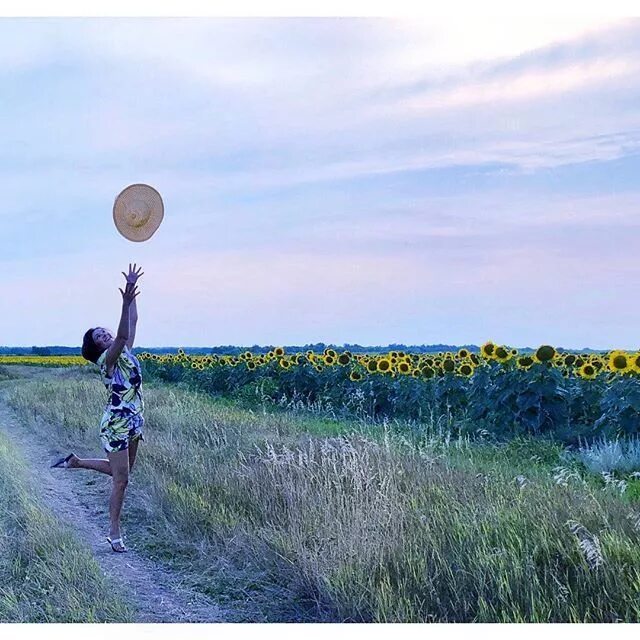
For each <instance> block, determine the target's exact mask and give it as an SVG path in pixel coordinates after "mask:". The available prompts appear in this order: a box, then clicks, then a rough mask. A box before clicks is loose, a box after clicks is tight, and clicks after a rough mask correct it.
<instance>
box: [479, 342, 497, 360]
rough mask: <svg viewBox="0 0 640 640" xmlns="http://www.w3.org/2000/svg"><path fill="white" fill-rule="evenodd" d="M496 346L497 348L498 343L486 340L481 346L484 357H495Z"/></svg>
mask: <svg viewBox="0 0 640 640" xmlns="http://www.w3.org/2000/svg"><path fill="white" fill-rule="evenodd" d="M495 348H496V345H495V344H493V342H485V343H484V344H483V345H482V346H481V347H480V353H481V354H482V356H483V357H485V358H487V359H488V360H490V359H491V358H493V351H494V349H495Z"/></svg>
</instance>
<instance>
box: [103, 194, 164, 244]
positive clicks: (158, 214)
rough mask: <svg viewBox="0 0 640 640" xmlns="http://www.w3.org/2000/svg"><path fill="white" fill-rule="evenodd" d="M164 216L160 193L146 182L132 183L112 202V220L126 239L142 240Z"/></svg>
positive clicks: (154, 230) (158, 224)
mask: <svg viewBox="0 0 640 640" xmlns="http://www.w3.org/2000/svg"><path fill="white" fill-rule="evenodd" d="M163 217H164V204H163V203H162V197H161V196H160V194H159V193H158V192H157V191H156V190H155V189H154V188H153V187H150V186H149V185H148V184H132V185H129V186H128V187H127V188H126V189H123V190H122V191H121V192H120V193H119V194H118V197H117V198H116V201H115V202H114V203H113V221H114V222H115V224H116V228H117V229H118V231H119V232H120V233H121V234H122V235H123V236H124V237H125V238H127V239H128V240H132V241H133V242H144V241H145V240H148V239H149V238H150V237H151V236H152V235H153V234H154V233H155V232H156V230H157V229H158V227H159V226H160V223H161V222H162V218H163Z"/></svg>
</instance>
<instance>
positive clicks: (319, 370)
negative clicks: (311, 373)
mask: <svg viewBox="0 0 640 640" xmlns="http://www.w3.org/2000/svg"><path fill="white" fill-rule="evenodd" d="M313 368H314V369H315V370H316V371H317V372H318V373H320V372H321V371H322V370H323V369H324V367H323V366H322V365H321V364H316V365H314V367H313Z"/></svg>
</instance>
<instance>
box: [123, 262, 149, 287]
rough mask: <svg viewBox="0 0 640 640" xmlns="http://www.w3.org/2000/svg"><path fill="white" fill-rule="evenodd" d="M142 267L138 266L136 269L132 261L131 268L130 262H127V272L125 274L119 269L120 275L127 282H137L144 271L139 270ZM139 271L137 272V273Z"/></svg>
mask: <svg viewBox="0 0 640 640" xmlns="http://www.w3.org/2000/svg"><path fill="white" fill-rule="evenodd" d="M141 269H142V267H138V269H137V270H136V263H135V262H134V263H133V268H131V263H129V273H128V274H126V273H125V272H124V271H121V272H120V273H122V275H123V276H124V277H125V278H126V279H127V284H135V283H136V282H138V278H139V277H140V276H141V275H143V274H144V271H140V270H141ZM138 272H139V273H138Z"/></svg>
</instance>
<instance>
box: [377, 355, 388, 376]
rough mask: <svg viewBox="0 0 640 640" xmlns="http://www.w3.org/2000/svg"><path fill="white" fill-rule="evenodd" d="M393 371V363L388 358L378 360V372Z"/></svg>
mask: <svg viewBox="0 0 640 640" xmlns="http://www.w3.org/2000/svg"><path fill="white" fill-rule="evenodd" d="M390 369H391V361H390V360H389V359H388V358H380V360H378V371H382V372H383V373H384V372H386V371H389V370H390Z"/></svg>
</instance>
